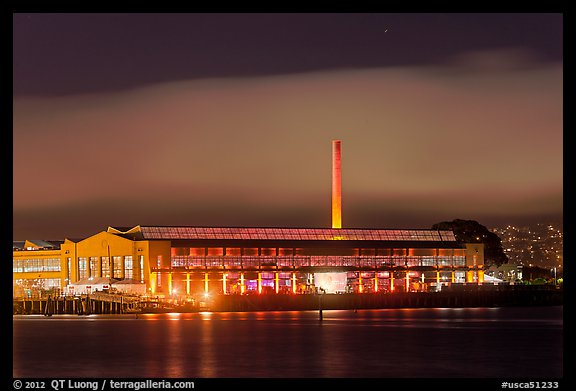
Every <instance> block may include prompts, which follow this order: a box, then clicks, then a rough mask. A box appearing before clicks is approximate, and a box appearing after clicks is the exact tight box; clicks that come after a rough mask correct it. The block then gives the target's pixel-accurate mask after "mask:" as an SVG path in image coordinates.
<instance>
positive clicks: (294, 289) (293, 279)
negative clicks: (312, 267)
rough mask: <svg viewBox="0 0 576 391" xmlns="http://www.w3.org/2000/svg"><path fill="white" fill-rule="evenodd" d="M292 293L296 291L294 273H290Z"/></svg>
mask: <svg viewBox="0 0 576 391" xmlns="http://www.w3.org/2000/svg"><path fill="white" fill-rule="evenodd" d="M292 293H296V273H292Z"/></svg>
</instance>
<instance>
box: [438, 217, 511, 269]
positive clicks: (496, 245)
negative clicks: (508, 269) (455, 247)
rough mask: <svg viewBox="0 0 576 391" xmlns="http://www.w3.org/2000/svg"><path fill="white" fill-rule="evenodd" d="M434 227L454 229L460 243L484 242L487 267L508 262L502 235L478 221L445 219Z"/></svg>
mask: <svg viewBox="0 0 576 391" xmlns="http://www.w3.org/2000/svg"><path fill="white" fill-rule="evenodd" d="M432 229H438V230H452V231H453V232H454V236H455V237H456V240H457V241H458V243H483V244H484V264H485V265H486V267H490V266H492V265H496V266H500V265H502V264H503V263H508V256H507V255H506V254H505V253H504V249H503V248H502V240H501V239H500V237H499V236H498V235H496V234H495V233H494V232H490V231H489V230H488V228H486V227H485V226H483V225H482V224H480V223H478V222H477V221H474V220H461V219H455V220H452V221H443V222H441V223H436V224H434V225H433V226H432Z"/></svg>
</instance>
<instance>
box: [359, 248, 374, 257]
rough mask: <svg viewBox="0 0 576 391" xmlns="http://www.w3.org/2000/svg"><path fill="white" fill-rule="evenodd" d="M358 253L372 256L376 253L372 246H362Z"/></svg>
mask: <svg viewBox="0 0 576 391" xmlns="http://www.w3.org/2000/svg"><path fill="white" fill-rule="evenodd" d="M360 255H362V256H374V255H376V250H375V249H373V248H362V249H360Z"/></svg>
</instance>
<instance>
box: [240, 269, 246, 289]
mask: <svg viewBox="0 0 576 391" xmlns="http://www.w3.org/2000/svg"><path fill="white" fill-rule="evenodd" d="M240 293H241V294H244V293H246V284H244V273H240Z"/></svg>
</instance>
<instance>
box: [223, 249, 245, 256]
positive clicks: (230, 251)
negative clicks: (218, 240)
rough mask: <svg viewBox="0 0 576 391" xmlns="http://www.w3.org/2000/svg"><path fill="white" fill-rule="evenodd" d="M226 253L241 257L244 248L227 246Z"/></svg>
mask: <svg viewBox="0 0 576 391" xmlns="http://www.w3.org/2000/svg"><path fill="white" fill-rule="evenodd" d="M226 255H229V256H236V257H239V256H240V255H242V250H241V249H240V248H239V247H227V248H226Z"/></svg>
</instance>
